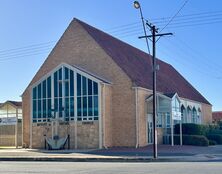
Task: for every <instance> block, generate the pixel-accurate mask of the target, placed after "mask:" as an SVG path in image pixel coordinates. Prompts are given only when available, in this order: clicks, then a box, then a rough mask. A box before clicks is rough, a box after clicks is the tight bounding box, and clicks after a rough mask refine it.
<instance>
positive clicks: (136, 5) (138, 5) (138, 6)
mask: <svg viewBox="0 0 222 174" xmlns="http://www.w3.org/2000/svg"><path fill="white" fill-rule="evenodd" d="M133 5H134V7H135V8H136V9H138V8H140V3H139V2H138V1H134V3H133Z"/></svg>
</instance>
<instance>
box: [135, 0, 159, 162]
mask: <svg viewBox="0 0 222 174" xmlns="http://www.w3.org/2000/svg"><path fill="white" fill-rule="evenodd" d="M134 7H135V8H136V9H140V16H141V20H142V24H143V31H144V34H145V36H143V37H141V38H145V39H146V45H147V50H148V53H149V54H150V49H149V44H148V37H149V36H147V34H146V29H145V24H144V19H143V13H142V9H141V6H140V3H139V2H138V1H134ZM147 25H148V26H149V27H150V28H151V31H152V38H153V158H154V159H156V158H157V131H156V58H155V42H156V41H155V33H156V28H155V26H151V25H149V24H147ZM139 38H140V37H139Z"/></svg>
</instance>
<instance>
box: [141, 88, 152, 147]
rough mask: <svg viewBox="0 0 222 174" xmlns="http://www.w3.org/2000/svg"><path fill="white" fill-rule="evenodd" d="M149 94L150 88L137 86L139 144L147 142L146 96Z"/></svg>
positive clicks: (142, 144) (143, 144)
mask: <svg viewBox="0 0 222 174" xmlns="http://www.w3.org/2000/svg"><path fill="white" fill-rule="evenodd" d="M151 94H152V92H151V91H150V90H145V89H142V88H138V117H139V125H138V126H139V146H145V145H147V142H148V135H147V103H146V98H147V97H148V96H149V95H151Z"/></svg>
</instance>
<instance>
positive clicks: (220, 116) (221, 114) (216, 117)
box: [212, 111, 222, 121]
mask: <svg viewBox="0 0 222 174" xmlns="http://www.w3.org/2000/svg"><path fill="white" fill-rule="evenodd" d="M212 119H213V121H222V111H217V112H213V113H212Z"/></svg>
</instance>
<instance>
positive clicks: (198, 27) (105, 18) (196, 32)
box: [0, 0, 222, 111]
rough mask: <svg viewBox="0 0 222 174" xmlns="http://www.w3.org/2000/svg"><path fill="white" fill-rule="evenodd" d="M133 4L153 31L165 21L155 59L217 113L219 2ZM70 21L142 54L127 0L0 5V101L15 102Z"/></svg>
mask: <svg viewBox="0 0 222 174" xmlns="http://www.w3.org/2000/svg"><path fill="white" fill-rule="evenodd" d="M139 2H140V4H141V7H142V11H143V15H144V18H145V19H147V20H148V21H149V22H151V23H152V24H154V25H156V26H157V28H159V31H161V30H162V29H163V28H164V26H166V24H167V23H168V22H169V21H171V22H170V24H169V25H167V26H166V28H164V30H163V31H161V33H164V32H172V33H173V36H170V37H169V36H168V37H162V38H161V39H160V40H159V41H158V42H157V50H156V54H157V57H158V58H159V59H161V60H163V61H165V62H167V63H169V64H171V65H173V66H174V67H175V68H176V69H177V71H179V72H180V73H181V74H182V75H183V76H184V77H185V78H186V79H187V80H188V81H189V82H190V83H191V84H192V85H193V86H194V87H195V88H196V89H197V90H198V91H199V92H200V93H201V94H202V95H203V96H204V97H205V98H207V100H208V101H209V102H210V103H211V104H212V105H213V110H214V111H217V110H222V52H221V50H222V44H221V40H222V34H221V27H222V1H220V0H211V1H203V0H170V1H169V0H168V1H166V0H155V1H154V0H153V1H151V0H140V1H139ZM74 17H75V18H78V19H80V20H82V21H84V22H86V23H88V24H90V25H92V26H95V27H97V28H99V29H101V30H103V31H105V32H107V33H109V34H111V35H113V36H115V37H117V38H119V39H121V40H123V41H125V42H127V43H129V44H131V45H133V46H135V47H137V48H139V49H141V50H144V51H146V52H147V47H146V44H145V41H144V40H141V39H138V36H142V35H143V30H142V24H141V20H140V13H139V11H138V10H136V9H135V8H134V7H133V0H110V1H108V0H106V1H105V0H93V1H90V0H81V1H77V0H31V1H30V0H20V1H18V0H0V26H1V27H0V74H1V81H0V102H5V101H6V100H21V97H20V96H21V94H22V93H23V91H24V90H25V88H26V87H27V85H28V84H29V82H30V81H31V79H32V78H33V76H34V75H35V73H36V72H37V71H38V69H39V68H40V66H41V65H42V63H43V62H44V60H45V59H46V58H47V55H48V54H49V53H50V51H51V50H52V48H53V46H54V45H55V44H56V42H57V41H58V40H59V38H60V37H61V35H62V34H63V32H64V31H65V29H66V28H67V27H68V25H69V23H70V22H71V20H72V19H73V18H74ZM147 32H148V33H150V31H149V30H147ZM149 46H150V47H151V43H149ZM157 83H158V82H157Z"/></svg>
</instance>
